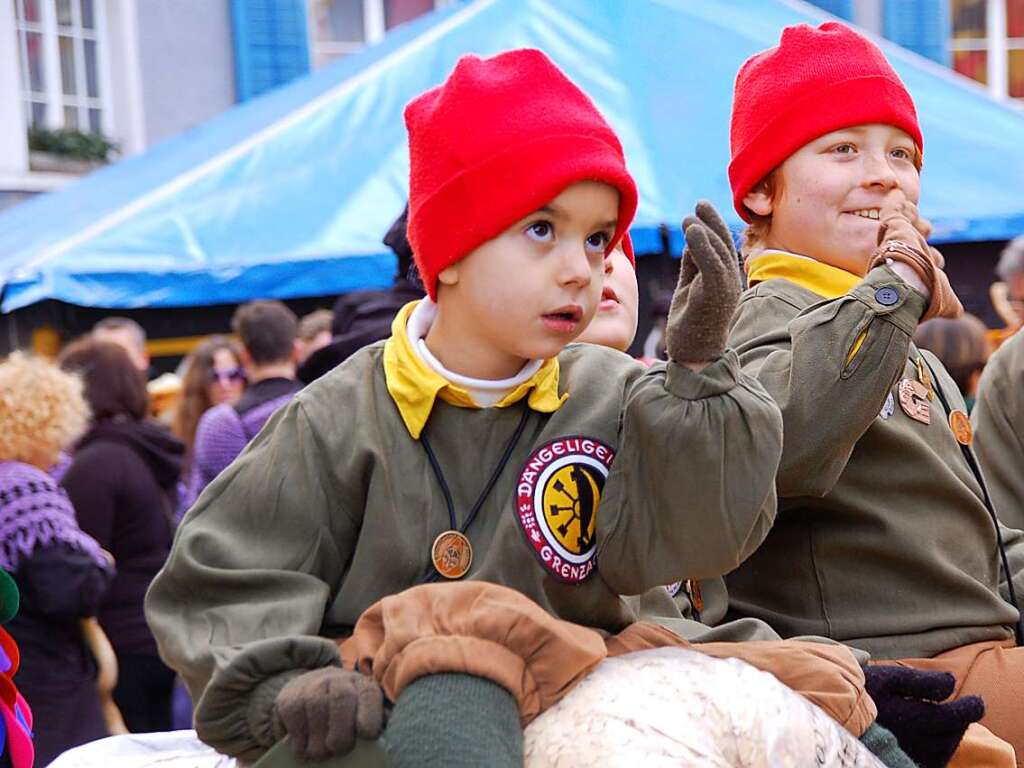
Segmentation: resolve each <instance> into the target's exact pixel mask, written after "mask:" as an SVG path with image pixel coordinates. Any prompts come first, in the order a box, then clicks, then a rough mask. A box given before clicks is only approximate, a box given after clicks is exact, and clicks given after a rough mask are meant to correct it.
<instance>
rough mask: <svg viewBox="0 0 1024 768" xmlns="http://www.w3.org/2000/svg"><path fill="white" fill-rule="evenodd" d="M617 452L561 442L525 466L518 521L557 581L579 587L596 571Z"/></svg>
mask: <svg viewBox="0 0 1024 768" xmlns="http://www.w3.org/2000/svg"><path fill="white" fill-rule="evenodd" d="M614 458H615V451H613V450H612V449H611V448H610V447H609V446H607V445H605V444H604V443H602V442H601V441H600V440H595V439H594V438H592V437H560V438H558V439H557V440H552V441H551V442H548V443H545V444H544V445H542V446H541V447H540V448H538V449H537V450H536V451H534V452H533V453H532V454H530V457H529V458H528V459H527V460H526V464H524V465H523V469H522V472H521V473H520V475H519V482H518V484H517V485H516V515H517V516H518V518H519V524H520V525H521V526H522V529H523V533H525V534H526V540H527V541H528V542H529V544H530V546H531V547H532V548H533V551H534V553H535V554H536V555H537V558H538V559H539V560H540V562H541V564H542V565H543V566H544V568H545V569H546V570H547V571H548V572H549V573H550V574H551V575H552V576H554V577H555V578H556V579H559V580H560V581H564V582H567V583H569V584H578V583H580V582H581V581H583V580H584V579H586V578H587V577H588V576H589V575H590V572H591V571H593V569H594V553H595V552H596V550H597V542H596V540H595V535H594V532H595V528H596V523H597V508H598V505H599V504H600V503H601V492H602V491H603V490H604V481H605V480H606V479H607V477H608V471H609V469H610V468H611V465H612V460H613V459H614Z"/></svg>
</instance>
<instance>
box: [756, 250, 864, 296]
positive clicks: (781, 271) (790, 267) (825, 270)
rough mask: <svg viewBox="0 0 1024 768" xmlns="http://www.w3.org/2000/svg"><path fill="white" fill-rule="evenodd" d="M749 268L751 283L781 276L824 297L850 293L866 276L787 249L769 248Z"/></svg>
mask: <svg viewBox="0 0 1024 768" xmlns="http://www.w3.org/2000/svg"><path fill="white" fill-rule="evenodd" d="M747 271H748V275H747V280H748V282H749V283H750V284H751V285H753V284H754V283H762V282H764V281H765V280H771V279H772V278H776V277H779V278H782V279H783V280H789V282H791V283H796V284H797V285H799V286H800V287H801V288H806V289H807V290H808V291H811V292H812V293H816V294H818V295H819V296H821V297H822V298H824V299H835V298H838V297H840V296H842V295H844V294H847V293H849V292H850V291H851V290H853V287H854V286H855V285H856V284H857V283H859V282H860V281H861V279H862V278H860V277H858V276H857V275H855V274H853V273H852V272H847V271H846V270H845V269H839V267H833V266H832V265H830V264H824V263H822V262H820V261H815V260H814V259H810V258H808V257H806V256H797V255H795V254H792V253H786V252H785V251H765V252H764V253H762V254H760V255H759V256H756V257H755V258H753V259H752V260H751V261H750V264H749V266H748V269H747Z"/></svg>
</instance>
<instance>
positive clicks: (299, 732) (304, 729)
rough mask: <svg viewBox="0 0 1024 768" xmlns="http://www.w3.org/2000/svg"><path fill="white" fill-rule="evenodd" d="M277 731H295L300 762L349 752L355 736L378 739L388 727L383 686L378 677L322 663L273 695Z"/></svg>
mask: <svg viewBox="0 0 1024 768" xmlns="http://www.w3.org/2000/svg"><path fill="white" fill-rule="evenodd" d="M273 719H274V735H275V736H276V737H277V738H278V739H281V738H283V737H284V736H285V735H286V734H287V735H288V736H290V737H291V748H292V752H293V753H294V754H295V757H296V758H298V760H299V761H300V762H303V763H305V762H310V761H319V760H324V759H325V758H328V757H332V756H335V755H347V754H348V753H349V752H351V751H352V749H353V747H355V744H356V736H357V735H358V736H359V737H360V738H364V739H376V738H377V737H378V736H380V733H381V731H382V730H383V728H384V691H383V690H381V687H380V686H379V685H378V684H377V682H376V681H375V680H373V679H372V678H370V677H367V676H366V675H362V674H360V673H359V672H351V671H349V670H346V669H342V668H341V667H323V668H322V669H315V670H313V671H312V672H306V673H304V674H301V675H299V676H298V677H296V678H295V679H294V680H292V681H290V682H289V683H288V684H287V685H286V686H285V687H284V688H282V689H281V692H280V693H278V694H277V698H276V699H275V700H274V715H273Z"/></svg>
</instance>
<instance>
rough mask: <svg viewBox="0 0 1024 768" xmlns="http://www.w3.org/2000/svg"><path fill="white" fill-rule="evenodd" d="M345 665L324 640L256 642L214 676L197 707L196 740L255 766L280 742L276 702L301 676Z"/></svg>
mask: <svg viewBox="0 0 1024 768" xmlns="http://www.w3.org/2000/svg"><path fill="white" fill-rule="evenodd" d="M329 666H339V667H340V666H341V654H340V653H339V652H338V646H337V645H336V644H335V643H334V642H333V641H331V640H328V639H326V638H322V637H306V636H297V637H279V638H270V639H267V640H259V641H256V642H254V643H250V644H249V645H248V646H246V647H245V648H244V650H242V652H241V653H237V654H236V655H235V656H234V657H233V658H232V659H231V660H230V661H228V662H227V663H225V664H224V665H223V666H221V668H220V669H218V670H217V671H216V672H214V675H213V677H212V678H211V680H210V683H209V684H208V685H207V686H206V690H205V691H203V695H202V696H201V697H200V699H199V701H198V702H197V704H196V712H195V726H196V735H197V736H198V737H199V738H200V739H201V740H202V741H203V742H205V743H206V744H209V745H210V746H211V747H213V748H214V749H216V750H217V751H218V752H221V753H223V754H226V755H230V756H232V757H237V758H238V759H240V760H242V761H245V762H251V761H252V760H255V759H257V758H259V757H260V755H262V754H263V752H264V751H265V750H266V749H268V748H269V747H270V746H272V745H273V743H274V741H275V737H274V727H273V716H274V700H275V699H276V698H277V694H278V693H280V692H281V689H282V688H284V687H285V686H286V685H287V684H288V683H289V682H291V680H293V679H294V678H295V677H297V676H298V675H301V674H303V673H304V672H308V671H310V670H314V669H320V668H322V667H329Z"/></svg>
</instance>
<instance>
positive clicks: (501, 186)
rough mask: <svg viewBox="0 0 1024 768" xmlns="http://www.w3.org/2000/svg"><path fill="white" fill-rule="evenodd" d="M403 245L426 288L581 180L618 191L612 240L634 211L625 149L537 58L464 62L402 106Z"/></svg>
mask: <svg viewBox="0 0 1024 768" xmlns="http://www.w3.org/2000/svg"><path fill="white" fill-rule="evenodd" d="M405 124H406V127H407V128H408V130H409V225H408V230H409V242H410V243H411V244H412V251H413V255H414V258H415V259H416V266H417V267H418V268H419V272H420V276H421V277H422V278H423V284H424V285H425V286H426V289H427V293H428V294H429V295H430V297H431V298H436V297H437V275H438V273H439V272H441V271H442V270H443V269H445V268H446V267H448V266H451V265H452V264H454V263H455V262H456V261H458V260H459V259H461V258H463V257H464V256H466V255H467V254H469V253H470V252H471V251H473V250H474V249H476V248H477V247H479V246H480V245H482V244H483V243H485V242H487V241H488V240H491V239H493V238H494V237H497V236H498V235H499V234H501V233H502V232H503V231H505V230H506V229H508V228H509V227H510V226H512V225H513V224H514V223H515V222H517V221H519V220H520V219H522V218H523V217H525V216H528V215H529V214H530V213H532V212H533V211H536V210H537V209H538V208H541V207H543V206H544V205H546V204H547V203H549V202H551V200H553V199H554V198H556V197H558V195H560V194H561V193H562V191H563V190H564V189H565V188H566V187H568V186H570V185H572V184H575V183H576V182H579V181H588V180H589V181H602V182H605V183H607V184H609V185H611V186H613V187H615V188H616V189H617V190H618V192H619V216H618V228H617V229H616V231H615V236H614V237H613V238H612V242H611V244H610V247H609V249H608V251H607V252H608V253H611V248H612V247H614V245H615V243H617V242H618V240H619V238H620V237H621V236H622V234H623V233H624V232H625V231H626V229H627V228H628V227H629V225H630V222H632V220H633V214H634V213H635V212H636V199H637V193H636V185H635V184H634V183H633V179H632V177H631V176H630V175H629V171H628V170H626V161H625V158H624V157H623V154H622V145H621V144H620V143H619V140H618V138H617V137H616V135H615V133H614V131H612V129H611V128H610V127H609V125H608V123H606V122H605V120H604V118H603V117H601V114H600V113H599V112H598V111H597V108H596V107H594V104H593V103H592V102H591V101H590V99H589V98H587V96H586V95H585V94H584V93H583V91H581V90H580V89H579V88H578V87H576V85H574V84H573V83H572V82H571V81H570V80H569V79H568V78H567V77H566V76H565V75H564V74H563V73H562V72H561V70H559V69H558V67H556V66H555V65H554V64H553V63H552V62H551V60H550V59H548V57H547V56H545V55H544V54H543V53H541V52H540V51H537V50H529V49H526V50H518V51H509V52H508V53H502V54H500V55H498V56H494V57H493V58H490V59H481V58H479V57H477V56H463V57H462V58H461V59H459V62H458V63H457V64H456V65H455V69H454V70H453V71H452V73H451V75H449V76H448V79H447V80H446V81H445V82H444V83H443V84H442V85H440V86H438V87H437V88H434V89H432V90H429V91H427V92H426V93H424V94H422V95H420V96H418V97H417V98H415V99H414V100H413V101H411V102H410V103H409V105H408V106H407V107H406V108H405Z"/></svg>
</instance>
